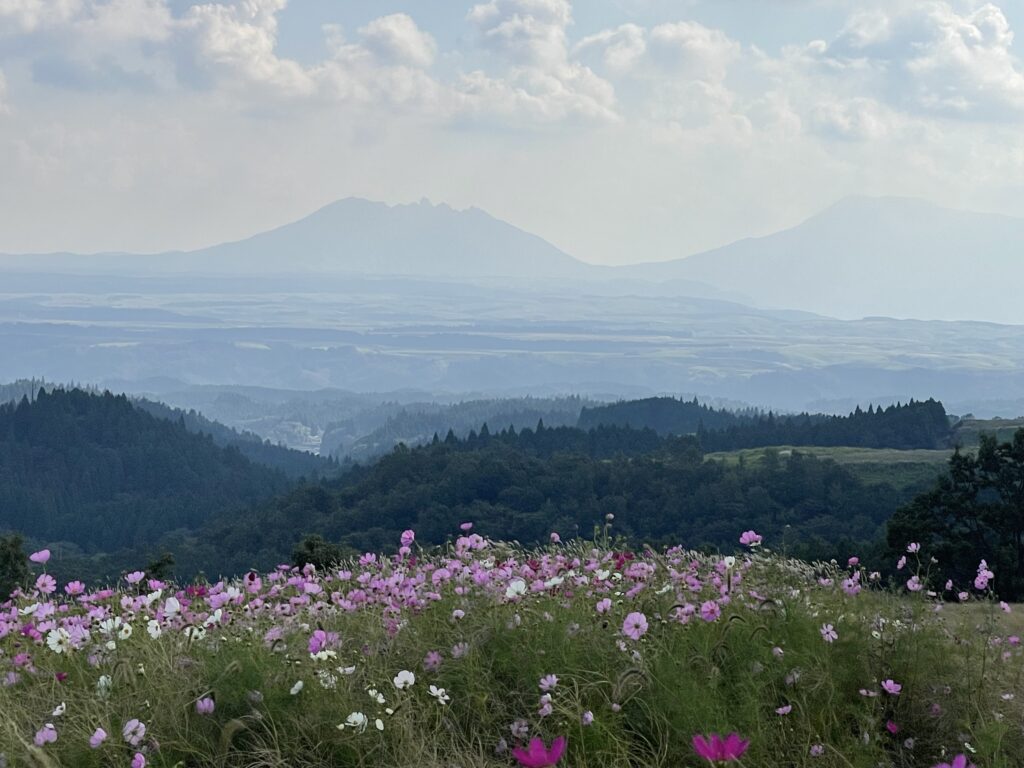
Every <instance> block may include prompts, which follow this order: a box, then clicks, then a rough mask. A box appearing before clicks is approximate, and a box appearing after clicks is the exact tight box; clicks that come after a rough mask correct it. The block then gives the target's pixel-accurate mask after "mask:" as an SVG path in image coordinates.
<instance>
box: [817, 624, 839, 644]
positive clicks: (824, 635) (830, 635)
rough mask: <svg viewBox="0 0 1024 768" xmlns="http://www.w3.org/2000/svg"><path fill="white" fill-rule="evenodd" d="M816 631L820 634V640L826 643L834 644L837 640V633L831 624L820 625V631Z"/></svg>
mask: <svg viewBox="0 0 1024 768" xmlns="http://www.w3.org/2000/svg"><path fill="white" fill-rule="evenodd" d="M818 631H819V632H821V639H822V640H824V641H825V642H826V643H834V642H835V641H836V640H838V639H839V633H838V632H836V628H835V627H833V626H832V625H831V624H822V625H821V629H819V630H818Z"/></svg>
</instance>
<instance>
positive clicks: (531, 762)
mask: <svg viewBox="0 0 1024 768" xmlns="http://www.w3.org/2000/svg"><path fill="white" fill-rule="evenodd" d="M564 753H565V737H564V736H559V737H558V738H557V739H555V740H554V741H552V742H551V747H550V748H548V747H545V746H544V742H543V741H542V740H541V739H539V738H536V737H535V738H533V739H530V746H529V748H528V749H522V748H520V747H516V748H515V749H513V750H512V756H513V757H515V759H516V760H518V761H519V764H520V765H521V766H523V768H550V766H553V765H556V764H557V763H558V761H559V760H561V759H562V755H563V754H564Z"/></svg>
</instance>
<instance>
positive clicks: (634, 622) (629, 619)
mask: <svg viewBox="0 0 1024 768" xmlns="http://www.w3.org/2000/svg"><path fill="white" fill-rule="evenodd" d="M646 633H647V617H646V616H645V615H644V614H642V613H640V612H638V611H634V612H633V613H631V614H629V615H628V616H626V620H625V621H624V622H623V623H622V634H624V635H625V636H626V637H628V638H630V639H632V640H639V639H640V638H641V637H643V636H644V635H645V634H646Z"/></svg>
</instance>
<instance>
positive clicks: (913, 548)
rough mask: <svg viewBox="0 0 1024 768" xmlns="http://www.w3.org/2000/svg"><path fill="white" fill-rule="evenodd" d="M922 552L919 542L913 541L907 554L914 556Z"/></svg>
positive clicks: (908, 545)
mask: <svg viewBox="0 0 1024 768" xmlns="http://www.w3.org/2000/svg"><path fill="white" fill-rule="evenodd" d="M920 551H921V545H920V544H919V543H918V542H916V541H912V542H910V543H909V544H907V552H909V553H910V554H912V555H913V554H916V553H918V552H920Z"/></svg>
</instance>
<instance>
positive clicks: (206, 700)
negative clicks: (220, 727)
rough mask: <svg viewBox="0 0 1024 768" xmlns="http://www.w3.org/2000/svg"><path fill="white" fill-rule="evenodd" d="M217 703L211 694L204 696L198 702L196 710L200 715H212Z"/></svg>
mask: <svg viewBox="0 0 1024 768" xmlns="http://www.w3.org/2000/svg"><path fill="white" fill-rule="evenodd" d="M215 707H216V704H214V703H213V699H211V698H210V697H209V696H204V697H203V698H201V699H199V701H197V702H196V712H197V713H198V714H200V715H212V714H213V710H214V708H215Z"/></svg>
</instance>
